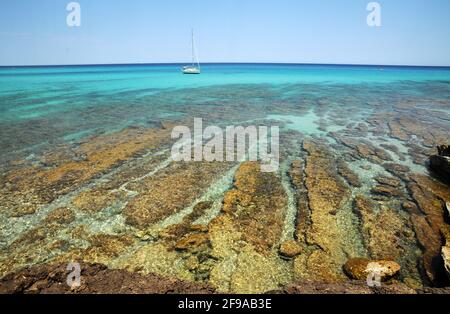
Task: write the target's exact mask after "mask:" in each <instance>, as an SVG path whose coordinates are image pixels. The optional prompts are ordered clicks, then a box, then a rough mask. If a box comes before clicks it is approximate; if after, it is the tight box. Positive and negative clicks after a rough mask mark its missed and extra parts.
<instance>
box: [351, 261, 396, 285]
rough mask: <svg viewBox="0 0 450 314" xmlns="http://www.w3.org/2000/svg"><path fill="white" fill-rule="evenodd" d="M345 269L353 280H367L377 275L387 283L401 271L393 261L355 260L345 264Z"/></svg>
mask: <svg viewBox="0 0 450 314" xmlns="http://www.w3.org/2000/svg"><path fill="white" fill-rule="evenodd" d="M343 269H344V271H345V273H346V274H347V275H348V276H349V277H350V278H352V279H356V280H366V279H367V277H368V276H372V275H376V276H380V279H381V280H382V281H385V280H388V279H390V278H392V277H394V276H395V275H396V274H397V273H398V272H399V271H400V265H399V264H397V263H396V262H393V261H385V260H374V261H371V260H368V259H365V258H353V259H350V260H348V261H347V262H346V263H345V264H344V266H343Z"/></svg>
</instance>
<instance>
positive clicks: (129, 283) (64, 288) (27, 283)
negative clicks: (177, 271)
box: [0, 263, 215, 294]
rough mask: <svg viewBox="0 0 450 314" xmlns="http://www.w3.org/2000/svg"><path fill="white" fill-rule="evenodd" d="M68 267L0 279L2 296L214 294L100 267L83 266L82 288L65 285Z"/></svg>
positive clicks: (195, 286)
mask: <svg viewBox="0 0 450 314" xmlns="http://www.w3.org/2000/svg"><path fill="white" fill-rule="evenodd" d="M66 267H67V264H61V265H39V266H34V267H30V268H24V269H22V270H20V271H18V272H15V273H10V274H8V275H6V276H5V277H3V278H2V279H1V280H0V294H6V293H8V294H12V293H14V294H17V293H25V294H29V293H41V294H66V293H71V294H72V293H75V294H77V293H81V294H152V293H153V294H167V293H175V294H185V293H186V294H211V293H215V290H214V289H213V288H212V287H210V286H208V285H205V284H198V283H191V282H185V281H182V280H178V279H174V278H166V277H162V276H159V275H156V274H148V275H145V276H144V275H140V274H138V273H131V272H128V271H126V270H113V269H108V268H107V267H106V266H104V265H101V264H86V263H80V268H81V286H80V287H78V288H75V289H72V288H71V287H69V286H68V285H67V283H66V280H67V276H68V275H69V273H70V271H67V270H66Z"/></svg>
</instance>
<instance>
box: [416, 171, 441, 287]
mask: <svg viewBox="0 0 450 314" xmlns="http://www.w3.org/2000/svg"><path fill="white" fill-rule="evenodd" d="M411 180H412V181H411V183H410V184H409V185H408V189H409V190H410V192H411V195H412V197H413V198H414V200H415V202H416V203H417V204H418V206H419V209H420V211H421V214H413V215H411V222H412V224H413V226H414V230H415V233H416V237H417V239H418V241H419V243H420V244H421V247H422V248H423V251H424V253H423V257H422V262H423V267H424V269H425V273H426V276H427V277H428V279H429V280H430V281H431V282H434V283H437V282H439V281H442V278H440V272H441V270H442V269H443V264H442V260H441V258H440V254H441V246H442V243H443V242H444V241H445V239H448V238H449V235H450V226H449V225H448V224H447V223H446V222H445V218H444V217H445V216H444V215H445V214H444V207H445V203H446V202H448V201H449V200H450V187H448V186H446V185H444V184H442V183H440V182H438V181H436V180H434V179H431V178H429V177H426V176H423V175H413V176H411Z"/></svg>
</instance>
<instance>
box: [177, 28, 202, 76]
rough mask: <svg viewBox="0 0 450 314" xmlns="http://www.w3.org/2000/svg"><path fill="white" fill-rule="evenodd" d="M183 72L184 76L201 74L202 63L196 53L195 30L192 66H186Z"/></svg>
mask: <svg viewBox="0 0 450 314" xmlns="http://www.w3.org/2000/svg"><path fill="white" fill-rule="evenodd" d="M181 71H182V72H183V73H184V74H200V72H201V70H200V62H199V61H198V58H197V55H196V52H195V41H194V30H192V65H188V66H184V67H183V68H182V69H181Z"/></svg>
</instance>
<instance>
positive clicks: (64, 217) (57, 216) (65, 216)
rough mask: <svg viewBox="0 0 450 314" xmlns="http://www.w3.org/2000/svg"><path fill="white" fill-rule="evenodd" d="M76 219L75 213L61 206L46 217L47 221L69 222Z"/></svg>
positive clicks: (62, 223) (61, 223)
mask: <svg viewBox="0 0 450 314" xmlns="http://www.w3.org/2000/svg"><path fill="white" fill-rule="evenodd" d="M74 220H75V214H74V212H73V211H71V210H70V209H68V208H65V207H60V208H57V209H55V210H53V211H52V212H50V213H49V214H48V215H47V217H45V222H46V223H57V224H60V225H64V224H69V223H71V222H73V221H74Z"/></svg>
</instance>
